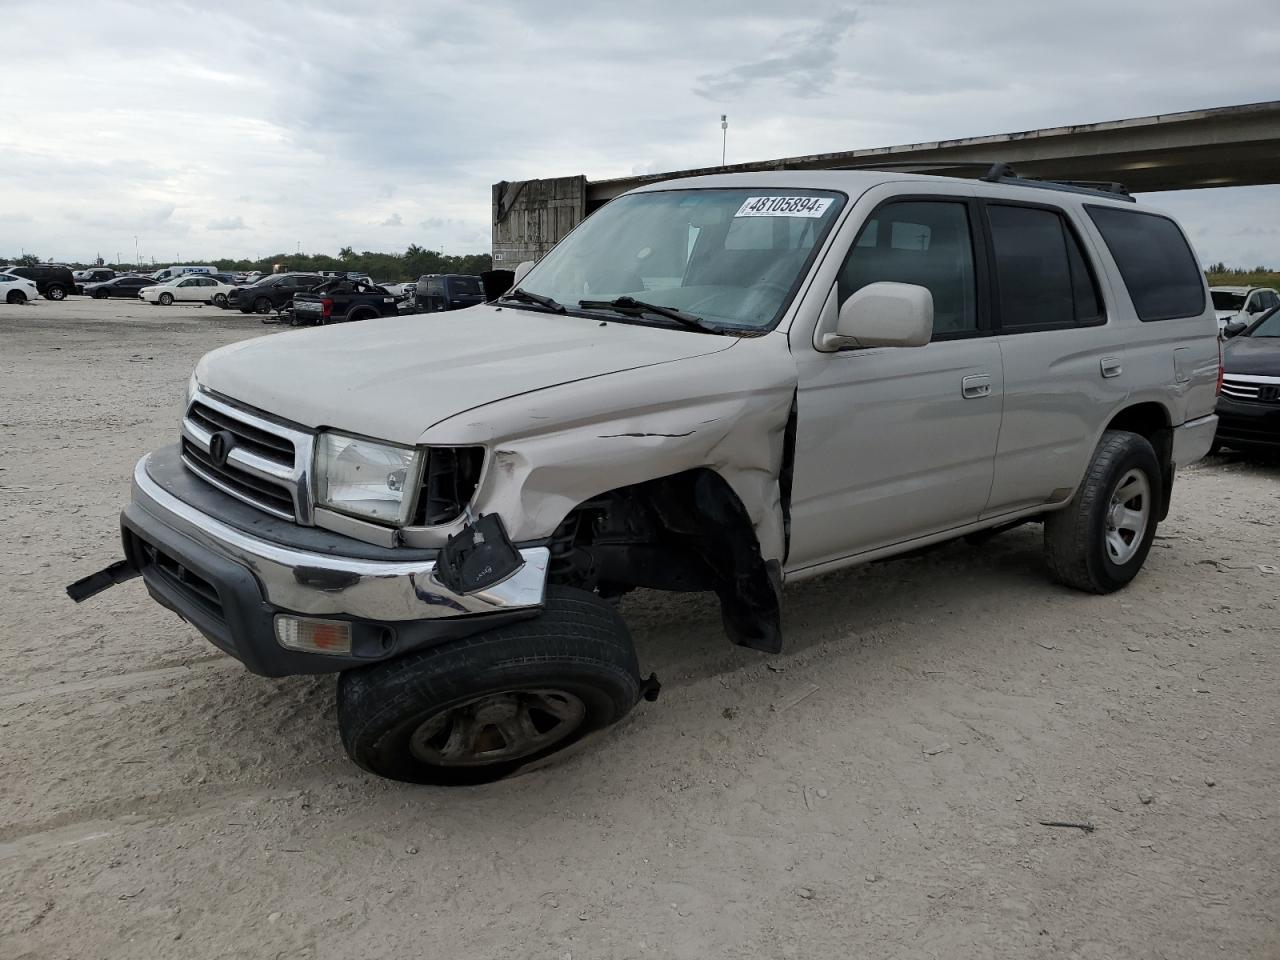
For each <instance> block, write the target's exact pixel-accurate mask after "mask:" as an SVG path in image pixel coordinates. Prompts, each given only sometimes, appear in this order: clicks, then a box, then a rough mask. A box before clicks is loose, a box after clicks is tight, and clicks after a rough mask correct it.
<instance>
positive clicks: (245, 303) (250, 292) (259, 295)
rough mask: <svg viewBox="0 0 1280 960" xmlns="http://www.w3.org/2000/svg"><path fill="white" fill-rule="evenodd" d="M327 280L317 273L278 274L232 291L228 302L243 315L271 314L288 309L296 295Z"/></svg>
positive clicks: (228, 296)
mask: <svg viewBox="0 0 1280 960" xmlns="http://www.w3.org/2000/svg"><path fill="white" fill-rule="evenodd" d="M326 280H327V278H326V277H322V276H320V275H319V274H315V273H277V274H273V275H272V276H270V277H263V278H262V279H261V280H259V281H258V282H257V283H255V284H253V285H252V286H249V287H238V288H236V289H235V290H232V291H231V292H230V293H229V294H228V295H227V301H228V303H229V304H230V305H231V306H233V307H238V308H239V310H240V312H241V313H271V312H272V311H274V310H283V309H284V308H285V307H287V306H288V305H289V304H290V303H291V302H292V301H293V295H294V294H295V293H301V292H303V291H304V290H311V289H314V288H315V287H318V286H319V285H320V284H322V283H324V282H325V281H326Z"/></svg>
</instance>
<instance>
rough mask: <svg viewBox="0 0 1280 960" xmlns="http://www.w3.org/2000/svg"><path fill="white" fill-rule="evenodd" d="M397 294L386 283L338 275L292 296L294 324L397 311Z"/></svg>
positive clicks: (355, 317) (388, 315)
mask: <svg viewBox="0 0 1280 960" xmlns="http://www.w3.org/2000/svg"><path fill="white" fill-rule="evenodd" d="M398 312H399V311H398V310H397V309H396V298H395V297H394V296H393V295H392V294H390V293H388V292H387V290H386V288H385V287H382V286H379V285H378V284H376V283H365V282H364V281H363V280H352V279H350V278H348V277H339V278H338V279H336V280H329V281H328V282H326V283H322V284H320V285H319V286H318V287H316V288H315V289H313V290H308V291H300V292H298V293H297V294H295V295H294V297H293V322H294V323H295V324H301V323H314V324H321V325H323V324H328V323H342V322H343V321H348V320H371V319H373V318H374V317H394V316H396V315H397V314H398Z"/></svg>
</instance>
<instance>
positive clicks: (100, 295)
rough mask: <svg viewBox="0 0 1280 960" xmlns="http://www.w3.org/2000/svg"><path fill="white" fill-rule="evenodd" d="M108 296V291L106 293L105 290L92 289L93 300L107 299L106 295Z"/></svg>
mask: <svg viewBox="0 0 1280 960" xmlns="http://www.w3.org/2000/svg"><path fill="white" fill-rule="evenodd" d="M109 296H110V294H109V293H107V292H106V291H105V290H95V291H93V299H95V300H105V299H107V297H109Z"/></svg>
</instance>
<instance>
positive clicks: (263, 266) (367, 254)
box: [0, 243, 493, 283]
mask: <svg viewBox="0 0 1280 960" xmlns="http://www.w3.org/2000/svg"><path fill="white" fill-rule="evenodd" d="M42 262H43V261H42V260H41V259H40V258H39V257H37V256H36V255H35V254H30V253H29V254H26V255H25V256H22V257H0V263H9V264H15V265H18V264H21V265H23V266H35V265H36V264H39V263H42ZM185 262H186V263H191V264H201V265H203V264H207V263H211V264H212V266H215V267H217V268H218V269H219V270H225V271H227V272H228V273H241V272H248V271H252V270H260V271H262V272H263V273H271V272H272V271H273V270H274V269H275V267H276V265H277V264H280V265H281V269H283V270H302V271H316V270H346V271H351V272H357V271H358V272H360V273H367V274H368V275H369V276H371V277H373V279H375V280H382V281H386V282H388V283H392V282H396V281H401V280H416V279H417V278H418V277H420V276H422V275H423V274H424V273H467V274H478V273H483V272H484V271H485V270H490V269H492V268H493V258H492V257H491V256H490V255H489V254H487V253H468V254H452V253H440V252H439V251H438V250H427V249H425V248H423V247H420V246H418V245H417V244H416V243H415V244H412V245H410V247H409V249H407V250H406V251H405V252H404V253H375V252H373V251H372V250H365V251H363V252H361V253H356V252H355V251H354V250H352V249H351V248H350V247H343V248H342V249H341V250H339V251H338V255H337V256H336V257H331V256H329V255H328V254H324V253H277V254H275V255H274V256H270V257H263V258H262V259H260V260H231V259H221V260H213V261H206V260H188V261H185ZM172 265H174V264H171V263H170V262H168V261H166V262H164V263H161V262H160V261H156V266H157V267H168V266H172ZM68 266H72V267H77V268H80V267H86V266H92V264H83V263H72V264H68ZM108 266H112V267H115V268H116V269H119V270H132V269H135V268H136V267H137V264H133V263H128V262H125V263H118V264H108ZM143 269H144V270H146V269H149V268H148V266H147V265H145V264H144V265H143Z"/></svg>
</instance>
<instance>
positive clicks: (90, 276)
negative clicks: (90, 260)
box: [71, 267, 116, 293]
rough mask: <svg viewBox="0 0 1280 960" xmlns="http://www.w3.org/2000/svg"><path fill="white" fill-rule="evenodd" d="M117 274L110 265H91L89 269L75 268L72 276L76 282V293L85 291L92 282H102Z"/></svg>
mask: <svg viewBox="0 0 1280 960" xmlns="http://www.w3.org/2000/svg"><path fill="white" fill-rule="evenodd" d="M115 275H116V272H115V271H114V270H112V269H111V268H110V267H89V268H88V269H87V270H75V271H73V272H72V274H71V278H72V279H73V280H74V281H75V283H76V289H75V292H76V293H84V288H85V286H86V285H87V284H90V283H102V282H103V281H105V280H110V279H111V278H112V277H114V276H115Z"/></svg>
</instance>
